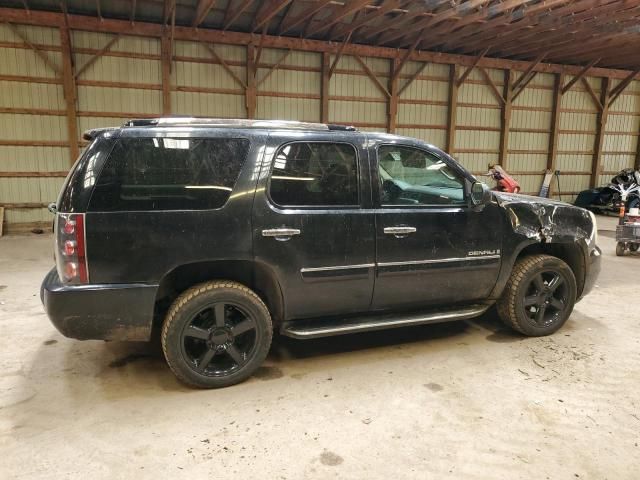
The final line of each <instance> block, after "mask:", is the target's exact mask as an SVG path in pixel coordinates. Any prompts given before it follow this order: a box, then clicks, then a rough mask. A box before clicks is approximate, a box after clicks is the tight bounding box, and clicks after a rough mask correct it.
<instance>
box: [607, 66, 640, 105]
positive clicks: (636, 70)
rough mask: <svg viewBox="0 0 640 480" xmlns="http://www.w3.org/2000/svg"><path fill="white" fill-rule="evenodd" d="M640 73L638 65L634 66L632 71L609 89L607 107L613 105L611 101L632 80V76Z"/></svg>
mask: <svg viewBox="0 0 640 480" xmlns="http://www.w3.org/2000/svg"><path fill="white" fill-rule="evenodd" d="M639 73H640V67H638V68H636V69H635V70H634V71H633V72H631V73H630V74H629V76H628V77H627V78H625V79H624V80H622V81H621V82H620V83H619V84H618V85H616V87H615V88H614V89H612V90H611V94H610V98H609V107H611V105H613V102H615V101H616V99H617V98H618V97H619V96H620V94H621V93H622V92H623V91H624V89H625V88H627V86H628V85H629V84H630V83H631V82H632V81H633V79H634V78H636V76H637V75H638V74H639Z"/></svg>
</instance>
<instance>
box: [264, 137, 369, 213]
mask: <svg viewBox="0 0 640 480" xmlns="http://www.w3.org/2000/svg"><path fill="white" fill-rule="evenodd" d="M357 163H358V158H357V155H356V150H355V148H354V147H353V146H352V145H349V144H346V143H330V142H299V143H290V144H288V145H285V146H283V147H281V148H280V150H278V153H277V154H276V156H275V160H274V162H273V169H272V171H271V180H270V185H269V195H270V196H271V199H272V200H273V201H274V202H275V203H276V204H278V205H282V206H354V205H358V204H359V199H358V168H357Z"/></svg>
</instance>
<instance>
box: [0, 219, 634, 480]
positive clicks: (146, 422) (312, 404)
mask: <svg viewBox="0 0 640 480" xmlns="http://www.w3.org/2000/svg"><path fill="white" fill-rule="evenodd" d="M599 222H600V228H601V229H603V230H607V231H604V232H601V236H600V244H601V246H602V248H603V250H604V264H603V272H602V274H601V276H600V279H599V282H598V286H597V288H596V289H595V290H594V292H593V293H592V294H591V295H590V296H588V297H587V298H585V299H584V300H583V301H582V302H580V303H579V304H578V305H577V307H576V310H575V313H574V314H573V315H572V317H571V319H570V320H569V322H568V323H567V325H566V326H565V327H564V328H563V329H562V330H561V331H560V332H558V333H557V334H556V335H554V336H552V337H546V338H538V339H526V338H522V337H519V336H517V335H515V334H512V333H511V332H509V331H508V330H506V329H504V328H502V326H501V325H500V323H499V322H498V320H497V319H496V318H495V315H493V314H487V315H485V316H484V317H482V318H480V319H478V320H477V321H471V322H458V323H451V324H442V325H431V326H423V327H416V328H410V329H401V330H392V331H388V332H376V333H371V334H363V335H359V336H348V337H337V338H329V339H325V340H321V341H307V342H302V341H292V340H288V339H282V338H281V339H276V341H275V343H274V347H273V349H272V353H271V355H270V357H269V359H268V362H267V365H266V366H265V367H263V368H262V369H261V370H260V371H259V372H258V374H257V375H256V376H255V377H254V378H252V379H251V380H250V381H248V382H246V383H243V384H241V385H238V386H235V387H232V388H227V389H223V390H212V391H200V390H190V389H188V388H185V387H183V386H182V385H180V384H179V383H178V382H177V381H176V380H175V379H174V377H173V375H172V374H171V372H170V371H169V369H168V368H167V367H166V366H165V364H164V362H163V360H162V358H160V357H159V356H158V355H157V353H154V352H156V351H155V350H154V349H152V348H149V346H148V345H144V344H124V343H104V342H79V341H74V340H70V339H66V338H64V337H62V336H61V335H60V334H59V333H58V332H57V331H56V330H55V329H54V328H53V326H52V325H51V324H50V323H49V321H48V320H47V318H46V316H45V315H44V313H43V311H42V307H41V305H40V299H39V296H38V289H39V285H40V281H41V279H42V277H43V276H44V274H45V273H46V271H47V270H48V269H49V268H50V266H51V264H52V261H51V249H52V241H51V237H50V236H47V235H44V236H28V237H4V238H1V239H0V328H1V329H0V332H1V335H0V371H1V372H2V373H1V374H0V452H1V454H0V478H3V479H4V478H29V479H31V478H56V479H57V478H63V477H64V478H88V477H90V478H109V479H115V478H130V477H133V476H134V475H135V477H136V478H168V477H169V476H170V477H171V478H176V479H178V478H189V479H194V478H204V477H205V475H206V476H209V477H212V476H215V477H218V478H231V477H232V475H235V474H242V475H244V476H248V477H249V478H254V477H257V478H265V479H303V478H304V479H316V478H317V479H326V478H403V479H405V478H420V479H424V478H438V479H439V478H477V479H487V478H504V479H514V478H527V479H529V478H536V479H538V478H552V479H575V478H581V479H605V478H608V479H616V480H620V479H631V478H637V476H638V469H639V468H640V447H639V446H638V442H640V433H639V432H640V398H639V395H638V394H639V393H640V313H638V312H639V311H640V307H639V303H638V299H639V298H640V291H639V288H638V287H639V286H640V255H634V256H628V257H625V258H618V257H616V256H615V254H614V241H613V240H612V238H611V237H612V235H613V232H612V231H611V230H613V229H614V225H615V219H614V218H603V217H599Z"/></svg>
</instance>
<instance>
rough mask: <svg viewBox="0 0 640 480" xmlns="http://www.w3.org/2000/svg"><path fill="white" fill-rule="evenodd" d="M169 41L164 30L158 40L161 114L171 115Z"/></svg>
mask: <svg viewBox="0 0 640 480" xmlns="http://www.w3.org/2000/svg"><path fill="white" fill-rule="evenodd" d="M172 56H173V55H172V52H171V39H170V38H169V30H168V29H165V30H164V32H163V33H162V37H161V38H160V59H161V61H162V114H163V115H170V114H171V57H172Z"/></svg>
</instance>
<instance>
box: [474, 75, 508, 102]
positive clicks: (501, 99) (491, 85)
mask: <svg viewBox="0 0 640 480" xmlns="http://www.w3.org/2000/svg"><path fill="white" fill-rule="evenodd" d="M478 70H479V71H480V73H481V74H482V76H483V77H484V79H485V82H486V83H487V86H488V87H489V89H491V92H492V93H493V95H494V96H495V97H496V100H498V102H499V103H501V104H502V105H504V104H505V103H506V102H507V100H506V99H505V98H504V97H503V96H502V93H500V90H498V87H497V86H496V84H495V82H494V81H493V79H492V78H491V76H490V75H489V72H487V71H486V70H485V68H484V67H478Z"/></svg>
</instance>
